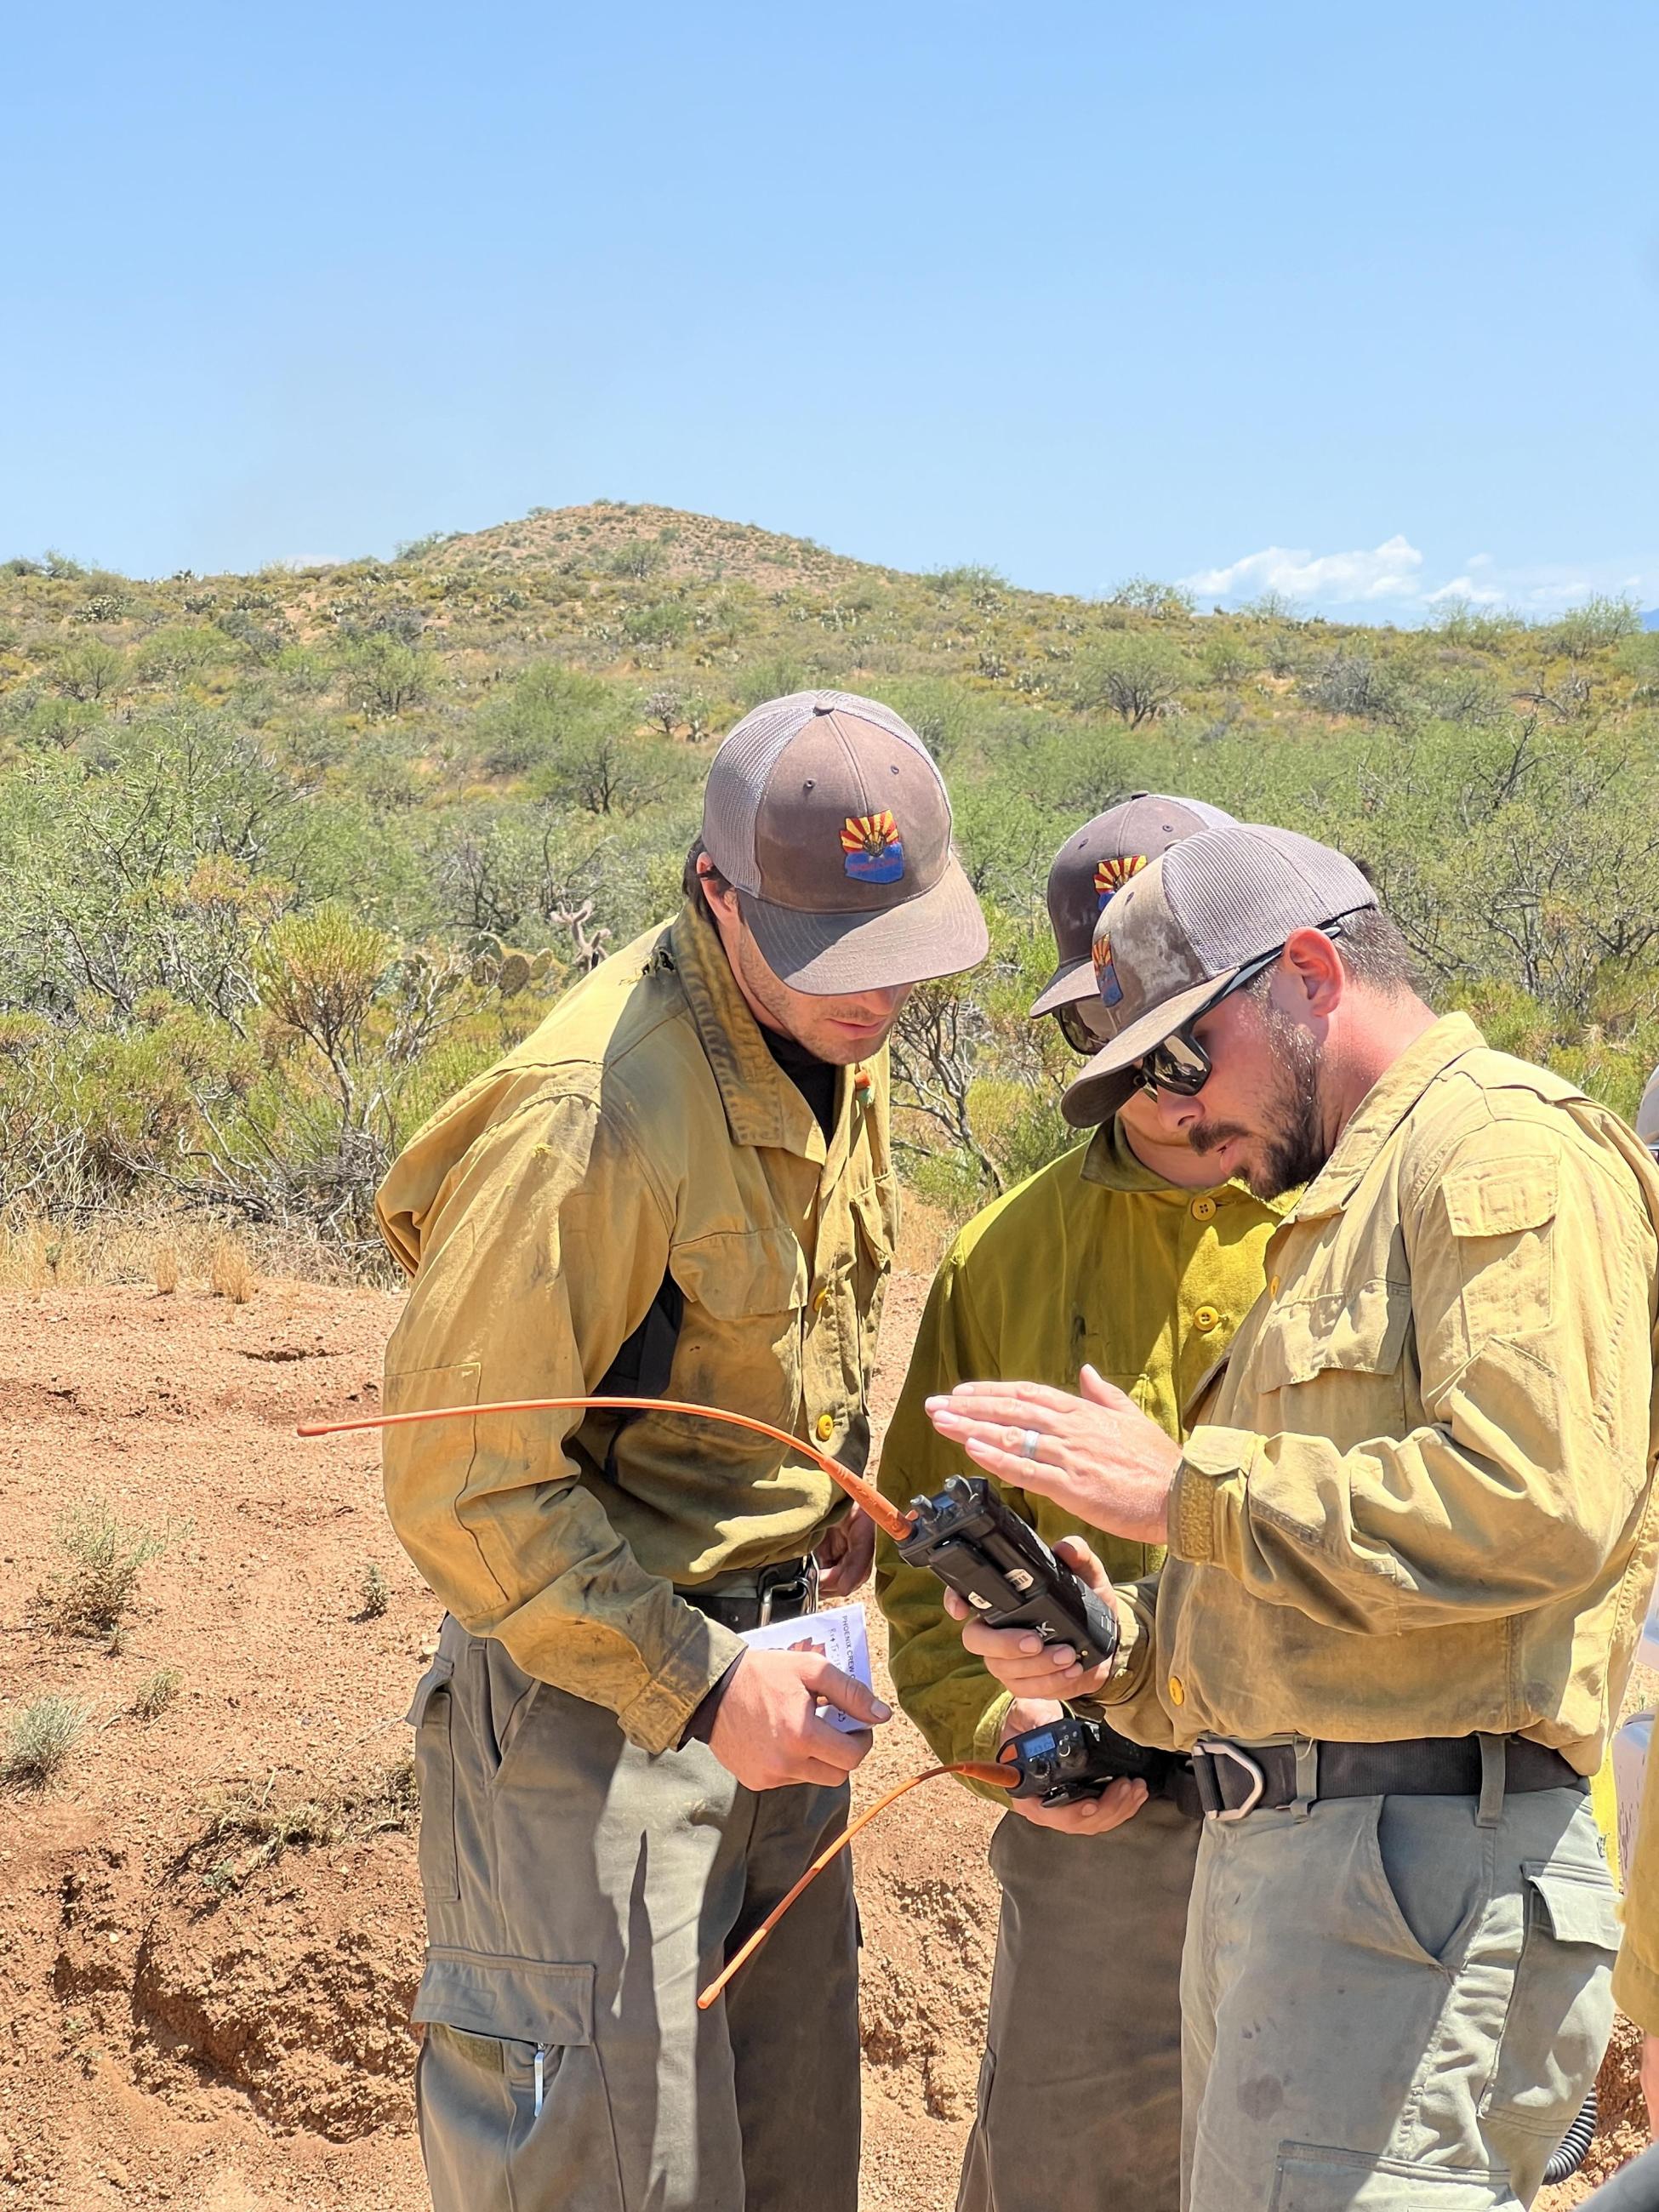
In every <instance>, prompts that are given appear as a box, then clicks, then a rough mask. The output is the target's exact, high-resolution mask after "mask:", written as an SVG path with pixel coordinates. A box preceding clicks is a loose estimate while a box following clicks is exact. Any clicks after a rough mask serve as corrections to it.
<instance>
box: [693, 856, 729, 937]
mask: <svg viewBox="0 0 1659 2212" xmlns="http://www.w3.org/2000/svg"><path fill="white" fill-rule="evenodd" d="M697 881H698V882H699V883H700V884H702V895H703V896H704V897H705V898H706V899H707V900H708V903H709V905H710V906H711V907H713V908H714V910H715V911H716V913H718V914H722V915H725V916H726V920H727V921H736V920H737V918H738V895H737V893H736V892H735V891H734V890H732V886H731V884H728V883H727V882H726V879H725V878H724V877H723V876H722V875H721V874H720V870H719V869H718V868H717V867H716V866H714V862H713V861H712V860H710V859H709V857H708V854H707V853H699V854H698V855H697Z"/></svg>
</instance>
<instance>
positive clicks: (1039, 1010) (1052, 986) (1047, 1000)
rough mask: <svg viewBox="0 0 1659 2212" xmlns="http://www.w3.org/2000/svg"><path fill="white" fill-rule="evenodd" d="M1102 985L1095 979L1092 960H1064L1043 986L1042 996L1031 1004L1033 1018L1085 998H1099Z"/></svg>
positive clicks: (1075, 1003)
mask: <svg viewBox="0 0 1659 2212" xmlns="http://www.w3.org/2000/svg"><path fill="white" fill-rule="evenodd" d="M1099 995H1100V986H1099V985H1098V984H1097V982H1096V981H1095V963H1094V962H1093V961H1092V960H1062V961H1061V962H1060V965H1059V967H1058V968H1056V969H1055V970H1054V974H1053V975H1051V976H1050V977H1049V978H1048V981H1047V982H1046V983H1045V984H1044V985H1043V987H1042V996H1041V997H1040V998H1038V999H1036V1000H1034V1001H1033V1003H1032V1006H1031V1019H1032V1020H1033V1021H1036V1018H1037V1017H1038V1016H1039V1015H1040V1014H1052V1013H1053V1012H1054V1011H1055V1009H1056V1008H1057V1007H1060V1006H1076V1005H1078V1004H1079V1001H1080V1000H1084V999H1097V998H1098V997H1099Z"/></svg>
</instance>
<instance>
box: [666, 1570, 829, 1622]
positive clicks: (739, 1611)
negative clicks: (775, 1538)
mask: <svg viewBox="0 0 1659 2212" xmlns="http://www.w3.org/2000/svg"><path fill="white" fill-rule="evenodd" d="M676 1594H677V1595H678V1596H680V1597H683V1598H684V1600H685V1601H686V1603H687V1604H688V1605H695V1606H696V1608H697V1610H698V1612H699V1613H707V1614H708V1617H709V1619H710V1620H718V1621H719V1622H720V1626H722V1627H723V1628H730V1629H732V1630H733V1631H734V1632H736V1633H737V1634H738V1635H739V1636H741V1635H743V1634H744V1632H745V1630H748V1629H750V1628H764V1627H765V1626H766V1625H767V1623H768V1621H770V1620H799V1618H800V1616H801V1615H802V1614H803V1613H816V1612H817V1609H818V1563H817V1560H816V1559H811V1558H807V1559H780V1560H779V1561H778V1562H777V1563H776V1564H775V1565H773V1566H769V1567H757V1568H756V1569H755V1571H754V1572H753V1573H752V1574H744V1575H736V1576H732V1577H730V1578H729V1579H727V1580H726V1581H725V1582H723V1583H721V1584H720V1586H719V1588H718V1589H678V1590H677V1593H676Z"/></svg>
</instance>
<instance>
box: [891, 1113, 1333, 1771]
mask: <svg viewBox="0 0 1659 2212" xmlns="http://www.w3.org/2000/svg"><path fill="white" fill-rule="evenodd" d="M1290 1204H1291V1200H1288V1199H1285V1200H1278V1201H1276V1202H1275V1203H1274V1204H1273V1205H1271V1206H1268V1205H1264V1204H1263V1203H1262V1202H1261V1200H1258V1199H1255V1198H1252V1197H1251V1196H1250V1194H1249V1193H1248V1192H1247V1191H1245V1190H1244V1189H1243V1188H1241V1187H1239V1186H1238V1185H1237V1184H1231V1183H1230V1184H1227V1185H1225V1186H1224V1187H1223V1188H1219V1189H1217V1190H1203V1191H1200V1190H1176V1189H1175V1188H1172V1187H1171V1186H1170V1184H1169V1183H1166V1182H1164V1179H1163V1178H1162V1176H1158V1175H1156V1174H1154V1173H1153V1171H1152V1170H1151V1169H1150V1168H1147V1167H1144V1166H1143V1165H1142V1164H1141V1163H1140V1162H1139V1160H1138V1159H1137V1158H1135V1156H1134V1154H1133V1152H1131V1151H1130V1150H1129V1147H1128V1146H1127V1143H1126V1141H1125V1139H1124V1138H1123V1135H1122V1133H1121V1130H1120V1128H1119V1127H1118V1125H1117V1123H1116V1122H1115V1121H1114V1122H1110V1123H1109V1124H1108V1125H1107V1126H1106V1127H1104V1128H1103V1129H1102V1130H1100V1131H1099V1132H1098V1133H1097V1135H1096V1136H1095V1137H1094V1138H1093V1139H1091V1142H1090V1143H1089V1144H1087V1145H1086V1146H1078V1147H1076V1148H1075V1149H1073V1151H1071V1152H1066V1154H1064V1155H1063V1156H1062V1158H1060V1159H1057V1160H1054V1161H1053V1162H1051V1163H1050V1164H1049V1165H1048V1167H1046V1168H1043V1169H1042V1170H1041V1171H1040V1172H1039V1173H1038V1174H1036V1175H1035V1176H1031V1177H1030V1179H1029V1180H1028V1181H1026V1182H1023V1183H1022V1184H1020V1186H1019V1187H1018V1189H1016V1190H1012V1191H1010V1192H1009V1193H1008V1194H1007V1195H1006V1197H1003V1198H1000V1199H998V1200H996V1202H995V1203H994V1205H992V1206H987V1208H986V1209H985V1211H984V1212H982V1213H981V1214H978V1215H976V1216H975V1218H974V1219H973V1220H972V1221H970V1222H969V1224H968V1225H967V1227H966V1228H965V1229H963V1231H962V1232H961V1234H960V1235H959V1236H958V1237H957V1240H956V1242H955V1243H954V1244H953V1245H952V1246H951V1249H950V1251H949V1252H948V1253H947V1254H946V1255H945V1260H944V1262H943V1264H942V1265H941V1267H940V1268H939V1273H938V1275H937V1277H936V1278H935V1279H934V1282H933V1290H932V1292H931V1294H930V1295H929V1297H928V1300H927V1310H926V1312H925V1313H924V1314H923V1316H922V1321H921V1329H920V1331H919V1333H918V1334H917V1337H916V1343H915V1352H914V1354H913V1355H912V1358H911V1361H910V1367H909V1372H908V1374H907V1376H905V1380H904V1389H903V1391H902V1395H901V1396H900V1399H899V1402H898V1406H897V1408H896V1411H895V1413H894V1415H893V1419H892V1423H891V1425H890V1428H889V1429H888V1431H887V1436H886V1440H885V1442H884V1444H883V1447H882V1455H881V1470H880V1476H879V1480H880V1484H881V1487H882V1489H883V1491H884V1492H885V1493H886V1495H887V1496H888V1497H890V1498H892V1499H893V1501H894V1503H895V1504H899V1505H904V1504H908V1502H909V1500H910V1498H912V1497H913V1496H915V1494H916V1493H917V1492H928V1493H931V1492H934V1491H937V1490H939V1488H940V1487H941V1486H942V1485H943V1484H944V1482H945V1480H946V1478H947V1477H948V1476H950V1475H952V1474H979V1473H980V1472H981V1470H980V1469H979V1468H976V1467H975V1466H974V1465H973V1464H972V1463H971V1462H969V1461H967V1460H965V1459H964V1458H963V1455H962V1454H961V1452H960V1451H959V1450H958V1449H957V1447H956V1446H955V1445H953V1444H948V1443H945V1439H944V1438H943V1437H941V1436H939V1433H938V1431H936V1430H935V1429H934V1427H933V1424H932V1422H931V1421H929V1419H927V1413H926V1412H925V1411H924V1401H925V1400H926V1399H927V1398H928V1397H929V1396H930V1395H933V1394H934V1393H936V1392H942V1391H948V1390H951V1389H954V1388H955V1386H956V1384H957V1383H966V1382H985V1381H992V1382H994V1381H1008V1382H1029V1383H1052V1384H1054V1385H1055V1386H1056V1387H1057V1388H1059V1389H1068V1390H1075V1389H1077V1387H1078V1371H1079V1369H1080V1368H1081V1367H1082V1366H1083V1365H1084V1364H1085V1362H1086V1363H1088V1364H1091V1365H1093V1366H1094V1367H1096V1368H1097V1369H1098V1370H1099V1371H1100V1372H1101V1374H1103V1376H1105V1377H1106V1378H1107V1380H1108V1381H1109V1382H1111V1383H1116V1384H1117V1386H1118V1388H1119V1389H1121V1390H1123V1391H1125V1392H1127V1394H1128V1395H1129V1396H1131V1397H1132V1398H1133V1399H1134V1401H1135V1402H1136V1403H1137V1405H1139V1407H1141V1409H1142V1411H1143V1412H1145V1413H1149V1414H1150V1415H1151V1416H1152V1419H1154V1420H1155V1421H1158V1423H1159V1424H1160V1425H1162V1426H1163V1427H1164V1429H1166V1430H1167V1431H1169V1433H1170V1435H1171V1436H1172V1437H1179V1436H1180V1435H1181V1434H1182V1426H1181V1411H1180V1409H1181V1407H1182V1404H1183V1403H1184V1402H1185V1401H1186V1400H1187V1399H1188V1397H1190V1396H1191V1395H1192V1394H1193V1392H1194V1390H1195V1389H1196V1388H1197V1386H1198V1384H1199V1383H1200V1381H1201V1380H1202V1378H1203V1377H1204V1376H1205V1375H1206V1373H1208V1372H1209V1370H1211V1369H1212V1368H1213V1367H1214V1365H1215V1364H1216V1362H1217V1360H1218V1358H1220V1357H1221V1355H1222V1353H1223V1352H1225V1350H1226V1348H1227V1346H1228V1344H1229V1343H1230V1342H1231V1340H1232V1336H1233V1332H1234V1331H1235V1330H1236V1329H1237V1327H1238V1325H1239V1323H1240V1322H1241V1321H1242V1320H1243V1317H1244V1316H1245V1314H1246V1313H1248V1312H1249V1309H1250V1307H1251V1306H1252V1305H1253V1304H1255V1300H1256V1298H1257V1297H1258V1296H1259V1295H1260V1293H1261V1287H1262V1283H1263V1280H1264V1272H1263V1255H1264V1253H1265V1251H1266V1249H1267V1239H1268V1237H1270V1236H1271V1234H1272V1233H1273V1230H1274V1229H1275V1228H1276V1227H1277V1225H1278V1223H1279V1218H1280V1215H1281V1214H1282V1213H1283V1212H1285V1209H1286V1208H1287V1207H1288V1206H1289V1205H1290ZM998 1487H999V1488H1002V1486H1000V1485H999V1486H998ZM1003 1495H1004V1496H1005V1497H1006V1498H1007V1499H1008V1501H1009V1502H1010V1503H1011V1504H1012V1505H1013V1506H1014V1507H1015V1508H1016V1509H1017V1510H1018V1511H1019V1512H1020V1513H1022V1514H1023V1515H1024V1516H1025V1518H1026V1519H1027V1520H1028V1521H1030V1522H1032V1523H1033V1525H1034V1526H1035V1527H1036V1528H1037V1530H1038V1532H1039V1533H1040V1534H1042V1536H1043V1537H1044V1538H1045V1539H1046V1541H1048V1543H1050V1544H1053V1543H1054V1542H1056V1541H1058V1540H1059V1539H1060V1537H1061V1536H1066V1535H1079V1534H1080V1535H1082V1536H1084V1537H1085V1538H1086V1539H1087V1541H1088V1542H1089V1543H1090V1545H1091V1547H1093V1549H1094V1550H1095V1552H1096V1553H1097V1554H1098V1556H1099V1557H1100V1558H1101V1559H1102V1560H1103V1562H1104V1563H1105V1565H1106V1568H1107V1571H1108V1572H1109V1574H1111V1575H1112V1576H1113V1577H1122V1578H1128V1577H1137V1576H1139V1575H1142V1574H1145V1573H1146V1572H1147V1571H1149V1570H1150V1569H1152V1568H1153V1567H1155V1566H1156V1565H1158V1560H1159V1559H1161V1558H1162V1556H1163V1555H1162V1553H1160V1552H1158V1551H1156V1550H1153V1549H1150V1548H1149V1547H1146V1546H1144V1545H1140V1544H1130V1543H1126V1542H1124V1541H1121V1539H1119V1538H1117V1537H1114V1536H1106V1535H1103V1534H1101V1533H1100V1531H1099V1530H1098V1529H1094V1528H1087V1527H1086V1526H1085V1524H1084V1523H1083V1522H1079V1521H1075V1520H1073V1518H1072V1516H1070V1515H1069V1514H1067V1513H1065V1512H1063V1511H1062V1510H1060V1507H1059V1506H1057V1505H1055V1504H1053V1503H1052V1502H1051V1501H1050V1500H1049V1499H1048V1498H1041V1497H1038V1496H1037V1495H1036V1493H1035V1492H1024V1491H1017V1490H1012V1489H1006V1488H1003ZM877 1589H878V1595H879V1596H880V1599H881V1606H882V1610H883V1612H884V1613H885V1614H886V1616H887V1621H888V1626H889V1631H890V1650H889V1657H890V1663H891V1667H892V1672H893V1680H894V1683H895V1686H896V1688H897V1690H898V1693H899V1699H900V1702H901V1704H902V1705H903V1707H904V1709H905V1711H907V1712H908V1714H909V1716H910V1717H911V1718H912V1720H914V1721H915V1723H916V1724H917V1726H918V1727H919V1728H920V1729H921V1731H922V1733H923V1735H925V1736H926V1737H927V1740H928V1741H929V1743H930V1744H931V1745H932V1746H933V1749H934V1751H935V1752H936V1753H938V1755H939V1758H940V1759H945V1760H951V1759H991V1758H994V1756H995V1753H996V1747H997V1740H998V1736H999V1734H1000V1729H1001V1726H1002V1721H1003V1717H1004V1715H1005V1713H1006V1711H1007V1708H1008V1703H1009V1699H1008V1697H1007V1694H1006V1692H1004V1691H1003V1690H1001V1689H1000V1688H999V1686H998V1685H997V1684H996V1683H995V1682H994V1680H992V1678H991V1677H990V1675H989V1674H987V1673H986V1671H985V1668H984V1667H983V1666H982V1664H981V1662H979V1661H978V1660H977V1659H975V1658H974V1657H972V1656H970V1655H969V1653H968V1652H966V1651H964V1650H963V1647H962V1627H961V1624H960V1623H959V1622H957V1621H954V1620H951V1619H950V1618H949V1616H948V1615H947V1614H946V1613H945V1608H944V1605H943V1603H942V1585H941V1584H940V1583H939V1577H937V1576H936V1575H934V1574H933V1573H932V1572H931V1571H929V1570H928V1569H927V1568H925V1567H913V1566H908V1565H906V1564H905V1563H904V1561H903V1560H902V1559H900V1558H899V1556H898V1553H897V1552H896V1550H895V1549H894V1548H893V1546H892V1545H891V1543H890V1542H889V1541H887V1539H885V1538H883V1539H882V1540H881V1542H880V1546H879V1549H878V1556H877Z"/></svg>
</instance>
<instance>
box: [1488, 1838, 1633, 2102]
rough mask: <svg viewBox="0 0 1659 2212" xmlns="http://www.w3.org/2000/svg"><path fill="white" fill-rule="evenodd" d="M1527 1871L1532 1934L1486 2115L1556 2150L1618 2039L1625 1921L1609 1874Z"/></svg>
mask: <svg viewBox="0 0 1659 2212" xmlns="http://www.w3.org/2000/svg"><path fill="white" fill-rule="evenodd" d="M1521 1874H1522V1892H1523V1895H1524V1898H1525V1904H1526V1933H1525V1935H1524V1936H1523V1938H1522V1945H1521V1958H1520V1963H1519V1965H1518V1966H1516V1972H1515V1982H1514V1986H1513V1987H1512V1989H1511V1990H1510V2002H1509V2011H1508V2013H1507V2015H1506V2016H1505V2019H1504V2031H1503V2034H1502V2036H1501V2038H1500V2039H1499V2042H1498V2056H1497V2058H1496V2060H1495V2062H1494V2063H1493V2067H1492V2080H1491V2081H1490V2083H1489V2084H1488V2086H1487V2088H1486V2094H1485V2095H1484V2096H1483V2097H1482V2099H1481V2100H1480V2111H1481V2116H1482V2118H1485V2119H1488V2120H1490V2121H1491V2122H1492V2124H1493V2126H1494V2127H1510V2128H1514V2129H1516V2130H1520V2131H1522V2132H1523V2133H1525V2134H1527V2135H1528V2136H1541V2137H1542V2138H1543V2139H1544V2140H1545V2141H1546V2142H1551V2143H1556V2142H1559V2141H1560V2140H1561V2137H1562V2136H1564V2135H1565V2133H1566V2131H1567V2130H1568V2128H1569V2127H1571V2124H1572V2122H1573V2120H1574V2118H1576V2116H1577V2112H1578V2108H1579V2106H1581V2105H1582V2104H1583V2100H1584V2096H1585V2093H1586V2092H1587V2091H1588V2089H1589V2085H1590V2083H1591V2082H1592V2081H1594V2080H1595V2071H1596V2069H1597V2067H1598V2066H1599V2065H1600V2064H1601V2054H1602V2052H1603V2051H1604V2050H1605V2049H1606V2048H1607V2037H1608V2036H1609V2034H1610V2033H1612V2029H1613V1997H1612V1995H1611V1991H1610V1982H1611V1977H1612V1972H1613V1954H1614V1952H1616V1951H1617V1949H1618V1948H1619V1922H1618V1917H1617V1914H1616V1912H1615V1911H1614V1908H1613V1884H1612V1882H1611V1881H1609V1880H1608V1877H1607V1869H1606V1868H1605V1867H1601V1866H1589V1865H1584V1866H1571V1867H1569V1866H1565V1865H1564V1864H1563V1863H1561V1861H1560V1860H1559V1859H1557V1860H1542V1861H1535V1862H1534V1861H1531V1860H1528V1862H1527V1863H1525V1864H1523V1865H1522V1869H1521Z"/></svg>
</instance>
